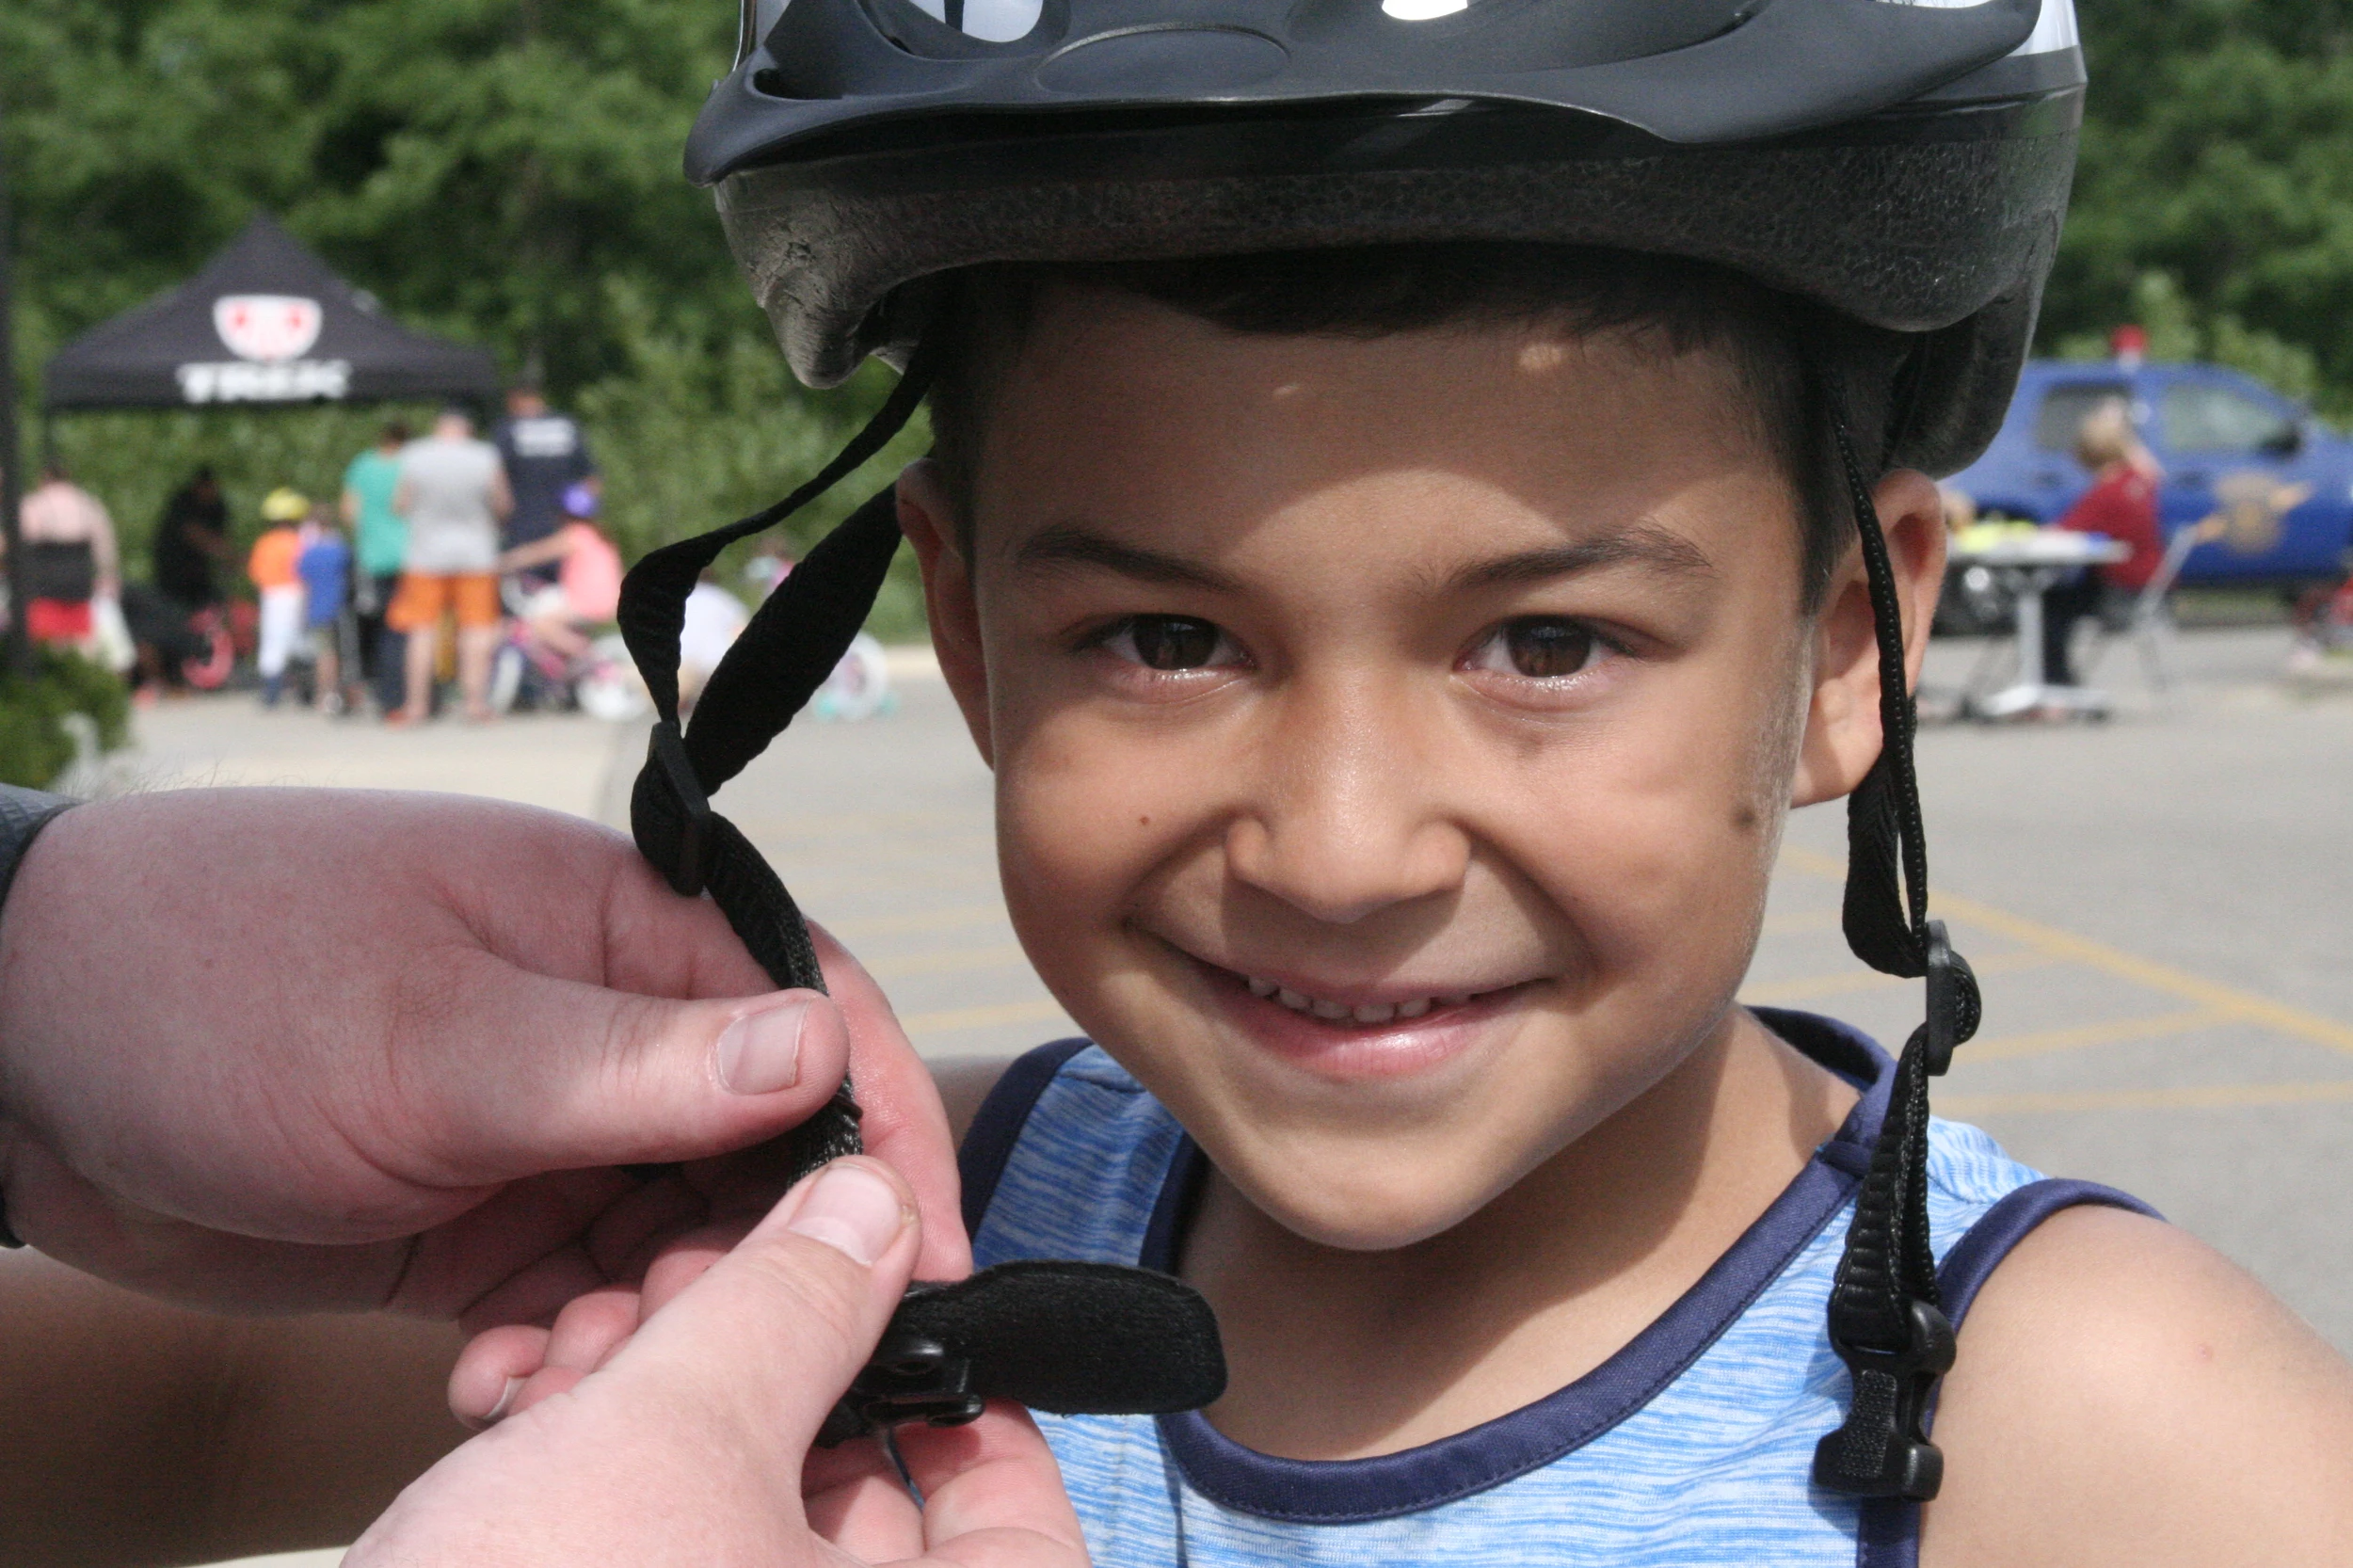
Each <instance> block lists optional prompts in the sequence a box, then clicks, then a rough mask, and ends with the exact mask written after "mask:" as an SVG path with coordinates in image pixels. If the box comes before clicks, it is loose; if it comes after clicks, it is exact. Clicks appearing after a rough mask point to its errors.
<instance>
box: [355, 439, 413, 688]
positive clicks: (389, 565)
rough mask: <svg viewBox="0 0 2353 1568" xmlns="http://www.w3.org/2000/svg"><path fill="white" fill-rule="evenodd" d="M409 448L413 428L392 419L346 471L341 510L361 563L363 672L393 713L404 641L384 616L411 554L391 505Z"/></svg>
mask: <svg viewBox="0 0 2353 1568" xmlns="http://www.w3.org/2000/svg"><path fill="white" fill-rule="evenodd" d="M407 445H408V425H407V424H404V423H403V422H401V421H400V420H392V422H390V423H389V424H386V425H385V426H384V429H383V432H382V434H380V435H378V436H377V437H376V444H375V445H374V446H372V447H370V448H369V449H368V450H367V451H365V452H362V453H360V455H359V456H356V457H354V458H352V460H351V462H350V465H349V466H348V467H346V468H345V469H344V493H343V504H342V508H341V509H342V512H343V518H344V527H345V528H347V529H349V530H350V532H351V536H352V539H353V541H354V546H355V553H356V554H357V556H358V561H359V571H358V573H357V575H356V576H355V577H354V578H353V580H352V596H351V599H352V602H351V608H352V615H353V618H354V623H355V625H356V627H357V629H358V642H359V663H360V669H359V674H360V678H361V679H363V680H368V681H370V682H371V683H373V685H374V687H375V691H376V704H377V706H379V707H381V708H382V709H383V710H384V712H388V713H389V712H392V710H393V709H395V708H397V707H399V706H400V704H401V680H400V674H401V670H400V666H401V657H402V644H401V638H400V633H399V632H393V631H391V630H389V629H388V628H387V627H386V626H385V624H384V612H385V610H386V609H387V608H388V607H389V606H390V605H391V604H392V594H393V592H394V590H396V589H397V588H398V587H399V586H400V568H401V564H402V562H403V561H405V560H406V559H407V557H408V522H407V521H406V520H403V519H402V517H401V515H400V513H399V512H398V511H396V510H394V509H393V506H392V492H393V491H394V490H395V489H397V488H399V486H400V453H401V448H403V447H405V446H407Z"/></svg>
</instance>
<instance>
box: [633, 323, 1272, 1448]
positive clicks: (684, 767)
mask: <svg viewBox="0 0 2353 1568" xmlns="http://www.w3.org/2000/svg"><path fill="white" fill-rule="evenodd" d="M931 376H932V356H931V354H930V352H929V351H928V349H926V348H921V347H919V348H918V349H917V351H916V354H915V356H914V358H913V359H911V360H909V361H908V363H907V368H906V372H905V374H904V376H901V377H900V380H899V384H898V386H897V387H896V388H894V389H893V390H892V392H891V394H890V396H889V398H888V400H887V401H886V402H885V403H884V404H883V406H882V408H880V409H879V410H878V411H877V412H876V413H875V415H874V417H873V419H872V420H871V421H870V422H869V423H868V424H867V425H866V427H865V428H864V429H863V430H861V431H859V432H858V433H857V435H856V436H855V437H854V438H852V439H851V440H850V442H849V444H848V445H847V446H845V447H843V448H842V449H841V451H840V453H839V454H838V455H836V456H835V457H834V458H833V460H832V461H831V462H829V463H827V464H826V465H825V467H824V470H823V471H822V472H819V473H818V475H817V476H816V477H815V478H813V479H811V480H810V481H809V482H808V483H807V484H805V485H803V486H802V487H801V488H798V489H796V490H794V491H793V492H792V494H791V495H789V496H787V497H785V499H784V500H782V501H780V502H778V503H776V504H775V505H773V506H770V507H768V508H767V509H766V510H764V511H760V512H756V513H754V514H752V515H751V516H750V517H747V518H744V519H743V520H741V521H738V522H734V523H730V524H728V526H727V527H725V528H718V529H713V530H712V532H710V533H708V534H703V535H699V536H696V537H695V538H691V539H685V540H682V541H680V542H679V543H677V544H673V545H666V546H664V548H662V549H660V550H657V551H655V552H652V553H651V554H649V555H648V556H647V557H646V558H645V559H644V560H642V561H640V562H638V563H637V565H636V566H635V567H634V568H632V570H631V571H630V573H629V576H628V578H627V579H626V580H625V581H624V582H623V583H622V584H621V605H620V623H621V635H622V636H623V638H625V639H626V640H627V642H628V644H629V650H630V653H631V655H632V657H633V658H634V659H635V660H636V662H637V668H638V670H639V672H640V673H641V674H642V675H643V676H644V678H645V681H646V689H647V691H648V694H649V695H650V696H652V698H653V704H654V712H655V714H656V722H655V724H654V728H653V738H652V741H651V743H650V744H649V745H648V748H647V755H646V764H645V767H644V768H643V769H642V770H641V771H640V772H639V773H638V776H637V783H636V787H635V789H634V790H633V791H632V793H631V795H630V826H631V828H632V832H633V833H634V834H635V836H636V840H637V848H638V852H639V853H640V854H642V855H643V856H645V857H646V859H647V860H648V862H650V863H651V864H652V865H653V867H654V868H655V869H656V870H657V871H659V872H662V874H663V876H664V879H665V880H667V881H668V883H669V884H670V887H671V888H672V889H673V890H675V891H676V892H678V893H679V894H680V896H681V897H686V898H694V897H697V896H699V895H701V894H703V893H706V892H707V893H709V894H710V895H711V898H712V902H713V903H715V904H718V906H719V909H720V911H721V913H723V914H725V915H726V916H727V918H728V924H729V925H730V926H732V927H733V928H734V930H735V934H736V936H739V937H740V938H742V940H743V943H744V948H745V949H746V950H748V951H749V952H750V953H751V955H752V957H753V958H754V959H756V960H757V961H758V962H759V964H760V968H762V969H763V970H765V971H766V972H767V975H768V978H769V979H770V980H772V981H774V982H775V983H776V985H778V986H779V987H782V988H800V989H806V990H812V991H823V990H824V989H825V977H824V972H823V970H822V969H821V968H819V966H818V962H817V951H816V948H815V947H814V946H813V945H812V944H811V942H810V940H809V935H808V924H807V922H806V921H805V920H803V919H802V917H801V912H800V909H799V907H798V906H797V905H796V904H794V903H793V902H792V894H791V893H789V892H787V891H786V890H785V887H784V884H783V882H782V881H780V880H779V879H778V878H777V876H776V872H775V871H774V870H773V869H771V868H770V866H769V865H768V862H767V861H766V860H765V859H764V858H762V857H761V856H760V851H759V850H757V849H755V848H753V847H752V843H751V840H748V839H746V838H745V837H744V834H743V833H742V831H741V830H739V829H738V828H737V827H736V825H735V824H733V823H731V822H729V821H728V819H727V818H725V817H723V816H721V815H719V814H718V813H717V812H716V811H714V810H712V808H711V797H712V795H713V794H715V793H717V792H718V791H719V789H720V788H721V787H722V786H723V785H725V784H726V783H727V782H728V780H729V779H731V778H733V777H734V776H736V775H737V774H739V773H741V772H743V771H744V766H745V765H746V764H747V763H749V762H750V761H751V760H752V759H753V758H755V757H758V756H759V755H760V753H761V752H762V751H764V750H766V749H767V747H768V743H769V742H770V741H773V740H774V739H776V736H777V735H778V734H779V733H781V732H782V731H783V729H784V728H785V726H787V725H789V724H791V723H792V718H793V715H795V714H796V713H798V712H800V711H801V709H802V708H803V707H804V706H805V705H806V704H807V703H808V699H809V698H810V696H813V695H814V694H815V693H816V691H817V688H818V687H819V686H821V685H823V684H824V680H825V678H826V676H827V675H828V674H830V673H831V672H832V670H833V667H834V665H835V664H837V663H839V662H840V658H841V655H842V654H843V653H844V652H845V651H846V650H847V649H848V648H849V646H850V639H851V638H852V637H854V636H855V635H856V633H857V630H858V628H859V626H860V625H861V624H862V623H863V622H864V621H865V619H866V616H867V612H868V611H870V610H871V609H872V607H873V603H874V596H875V595H876V593H878V592H879V591H880V590H881V588H882V583H883V578H884V575H885V574H886V573H887V572H888V570H889V568H890V558H891V556H892V554H893V553H894V552H896V551H897V549H898V546H899V522H898V513H897V510H896V507H895V505H894V502H893V496H892V492H891V491H889V490H885V491H883V492H882V493H881V494H880V495H877V496H874V497H873V498H872V499H871V500H869V501H868V502H866V503H865V504H863V505H861V506H859V507H858V508H857V510H856V511H855V512H853V513H851V514H850V516H849V518H848V519H847V520H845V521H844V522H843V523H842V524H841V525H840V527H839V528H837V529H835V530H834V531H833V532H832V533H831V534H828V535H827V536H825V537H824V539H822V540H820V541H819V542H818V544H817V545H816V547H815V548H814V549H812V550H811V551H810V552H808V559H806V560H804V561H803V562H801V564H800V565H799V566H798V567H797V568H794V569H793V571H792V574H791V575H790V576H788V577H787V578H786V579H785V580H784V583H783V584H782V585H780V586H779V587H778V588H777V589H776V592H775V593H773V594H771V595H770V596H769V598H768V600H767V602H766V603H764V604H762V605H761V606H760V610H759V612H758V613H757V614H755V615H754V616H752V619H751V623H750V624H749V625H748V626H746V627H745V628H744V632H743V634H742V635H741V636H739V637H738V638H737V639H736V640H735V642H734V644H733V645H732V646H731V647H730V648H728V652H727V656H726V657H725V658H724V659H722V660H721V661H720V663H719V667H718V668H717V669H715V670H713V671H712V675H711V679H710V680H709V681H708V682H706V684H705V685H704V687H703V692H702V697H701V700H700V702H699V703H697V704H696V710H695V717H694V723H693V725H692V727H691V728H682V727H681V725H680V719H679V680H678V676H679V634H680V631H681V630H682V629H683V628H684V626H685V622H686V597H687V595H689V594H690V593H692V592H693V591H694V588H695V584H696V579H697V578H699V577H700V576H701V574H702V572H703V571H704V570H705V569H706V568H709V567H710V566H711V564H712V562H713V561H715V560H717V559H718V556H719V552H721V551H722V550H724V549H726V548H727V547H728V545H730V544H733V543H734V542H735V541H737V540H738V539H744V538H748V537H750V536H753V535H755V534H758V533H760V532H761V531H763V530H765V529H768V528H771V527H774V526H775V525H776V523H778V522H781V521H783V520H785V519H786V518H788V517H791V516H792V514H793V513H795V512H797V511H799V510H800V509H801V508H802V507H803V506H806V505H807V504H808V503H810V502H811V501H814V500H815V499H816V498H817V497H819V496H820V495H823V494H824V492H825V491H826V490H828V489H830V488H832V487H833V486H834V485H836V484H837V483H839V482H840V480H842V479H843V478H845V477H847V476H848V475H849V474H850V473H851V472H854V471H856V469H857V468H858V466H859V465H860V464H862V463H864V462H865V461H866V460H867V459H868V458H870V457H872V456H873V455H874V454H875V453H877V452H879V451H881V450H882V448H883V447H884V445H885V444H886V443H888V441H889V440H890V438H891V437H892V436H894V435H896V434H897V433H898V432H899V430H900V429H901V428H902V427H903V426H904V425H905V424H906V423H907V421H908V420H909V419H910V418H911V417H913V415H914V413H915V410H916V408H917V407H918V406H919V405H920V403H921V402H922V399H923V393H924V392H925V391H926V390H927V389H928V387H929V385H930V382H931ZM863 1146H864V1145H863V1144H862V1142H861V1140H860V1138H859V1136H858V1107H857V1099H856V1096H855V1095H854V1094H853V1093H852V1092H851V1084H850V1081H849V1080H847V1079H844V1080H842V1083H841V1087H840V1089H838V1090H836V1091H835V1093H834V1096H833V1098H832V1099H831V1100H830V1101H828V1102H827V1103H826V1104H825V1106H824V1108H823V1109H822V1110H820V1111H819V1112H817V1114H815V1115H814V1116H812V1117H810V1118H809V1119H808V1121H807V1122H805V1123H803V1124H802V1125H801V1126H800V1127H799V1128H795V1129H794V1130H793V1131H792V1133H791V1134H789V1135H788V1139H787V1150H788V1153H789V1155H790V1164H791V1168H792V1169H791V1179H792V1180H794V1181H797V1180H799V1179H800V1178H801V1177H802V1176H806V1175H807V1174H808V1173H809V1172H810V1171H813V1170H815V1169H816V1168H817V1167H818V1166H820V1165H823V1164H824V1163H825V1162H826V1161H827V1160H834V1159H838V1158H840V1156H842V1155H845V1154H856V1153H857V1152H858V1151H859V1150H860V1149H861V1148H862V1147H863ZM1224 1391H1225V1354H1224V1352H1223V1350H1222V1349H1221V1347H1220V1344H1219V1340H1218V1333H1217V1320H1216V1318H1215V1317H1214V1316H1212V1315H1211V1313H1210V1311H1209V1304H1208V1303H1207V1302H1205V1301H1203V1300H1202V1298H1201V1296H1200V1295H1199V1293H1198V1292H1196V1291H1194V1290H1193V1288H1191V1287H1190V1286H1187V1285H1185V1284H1184V1283H1183V1282H1181V1281H1179V1280H1176V1279H1172V1278H1170V1277H1169V1276H1167V1275H1165V1274H1160V1273H1154V1272H1150V1271H1148V1270H1143V1269H1124V1268H1114V1267H1112V1266H1109V1265H1106V1264H1096V1263H1063V1262H1021V1263H1007V1264H1000V1265H999V1266H998V1267H996V1268H993V1269H985V1270H983V1271H982V1272H979V1273H977V1274H974V1275H973V1276H972V1277H971V1278H969V1279H965V1280H959V1281H957V1282H955V1283H953V1284H949V1285H932V1284H921V1283H919V1284H916V1285H913V1286H910V1287H909V1288H908V1289H907V1293H906V1297H905V1299H904V1301H903V1302H902V1303H901V1304H900V1307H899V1310H898V1312H897V1313H896V1314H895V1315H894V1316H893V1317H892V1318H891V1320H890V1326H889V1327H888V1329H887V1330H886V1331H885V1332H884V1335H883V1338H882V1342H881V1344H880V1345H879V1346H877V1347H876V1351H875V1355H874V1358H873V1360H872V1361H871V1362H869V1363H868V1365H867V1367H866V1369H865V1370H864V1371H862V1372H860V1373H859V1374H858V1377H857V1380H856V1382H855V1383H854V1384H852V1386H851V1388H850V1391H849V1392H848V1393H847V1394H846V1395H844V1396H843V1397H842V1400H841V1401H840V1403H839V1404H837V1405H836V1406H835V1407H834V1411H833V1414H832V1416H830V1417H829V1418H828V1419H827V1421H826V1422H825V1425H824V1431H823V1432H822V1433H821V1434H820V1437H819V1441H820V1442H821V1443H823V1444H824V1445H825V1446H827V1447H831V1446H833V1445H834V1444H837V1443H840V1442H844V1441H846V1440H848V1439H850V1438H853V1437H859V1436H864V1435H867V1434H869V1433H872V1432H880V1431H883V1430H886V1429H888V1428H889V1427H891V1426H895V1425H898V1424H901V1423H904V1422H907V1421H917V1420H920V1421H927V1422H929V1423H931V1424H932V1425H935V1426H952V1425H956V1424H959V1423H961V1422H965V1421H969V1420H971V1419H972V1418H973V1417H975V1416H979V1415H980V1414H981V1409H982V1404H983V1401H984V1400H988V1399H992V1398H1003V1399H1011V1400H1019V1401H1020V1402H1021V1403H1023V1404H1026V1405H1030V1406H1032V1407H1033V1408H1036V1409H1039V1410H1048V1411H1053V1412H1056V1413H1058V1414H1064V1415H1076V1414H1093V1415H1143V1414H1159V1413H1162V1412H1168V1411H1177V1410H1193V1409H1197V1408H1199V1407H1200V1406H1202V1405H1205V1404H1208V1403H1209V1402H1211V1401H1212V1400H1216V1399H1217V1397H1218V1396H1219V1395H1220V1394H1221V1393H1223V1392H1224Z"/></svg>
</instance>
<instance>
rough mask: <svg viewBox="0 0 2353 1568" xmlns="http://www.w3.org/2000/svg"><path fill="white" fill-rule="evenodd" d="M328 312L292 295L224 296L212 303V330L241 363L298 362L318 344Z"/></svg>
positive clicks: (314, 301)
mask: <svg viewBox="0 0 2353 1568" xmlns="http://www.w3.org/2000/svg"><path fill="white" fill-rule="evenodd" d="M326 321H327V312H325V311H322V310H321V309H320V308H319V302H318V301H317V300H315V299H304V298H301V297H299V296H296V295H291V294H225V295H222V296H220V297H219V298H218V299H216V300H214V301H213V330H215V331H216V332H218V333H219V334H220V341H221V342H223V343H225V344H228V345H229V352H230V353H232V354H234V355H235V356H237V358H239V359H240V360H258V361H259V362H261V363H263V364H265V365H270V364H279V363H282V362H283V361H285V360H297V359H300V358H301V357H302V355H303V354H304V353H305V352H307V351H308V350H309V349H310V346H311V345H312V344H314V343H316V342H318V341H319V328H321V327H322V326H324V325H326Z"/></svg>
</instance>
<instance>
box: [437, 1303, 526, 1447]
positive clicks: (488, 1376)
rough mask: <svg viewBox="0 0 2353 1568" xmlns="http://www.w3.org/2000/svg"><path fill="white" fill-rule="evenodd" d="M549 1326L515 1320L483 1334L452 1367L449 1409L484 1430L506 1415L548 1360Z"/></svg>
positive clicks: (477, 1428)
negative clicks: (526, 1385)
mask: <svg viewBox="0 0 2353 1568" xmlns="http://www.w3.org/2000/svg"><path fill="white" fill-rule="evenodd" d="M548 1338H549V1331H548V1330H546V1329H543V1328H534V1327H532V1326H531V1325H529V1324H527V1323H510V1324H508V1325H507V1326H506V1327H504V1328H494V1329H491V1330H489V1331H488V1333H485V1334H477V1335H475V1336H473V1337H472V1339H470V1340H468V1341H467V1342H466V1348H465V1349H464V1350H462V1351H460V1352H457V1364H456V1366H455V1367H452V1368H450V1372H449V1411H450V1414H451V1415H453V1416H456V1417H457V1419H458V1420H459V1421H461V1422H463V1423H464V1424H465V1425H467V1426H469V1427H471V1428H472V1429H473V1430H474V1431H476V1432H479V1431H481V1430H482V1429H483V1428H484V1427H487V1426H488V1425H489V1424H490V1423H491V1422H493V1421H496V1420H498V1419H499V1418H500V1417H501V1416H504V1415H505V1414H506V1413H507V1411H508V1410H509V1409H510V1408H511V1407H512V1406H513V1404H514V1402H515V1396H516V1395H517V1394H519V1393H520V1392H521V1391H522V1386H523V1384H525V1383H526V1382H527V1381H529V1379H530V1377H531V1374H532V1373H534V1372H536V1371H537V1370H538V1369H539V1368H541V1367H544V1366H546V1365H547V1350H548Z"/></svg>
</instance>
